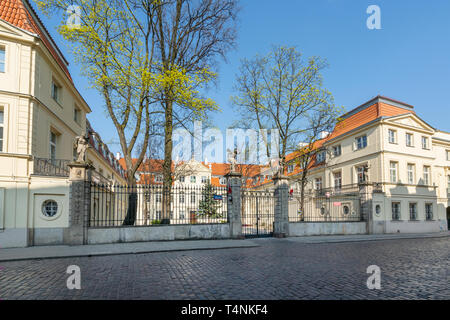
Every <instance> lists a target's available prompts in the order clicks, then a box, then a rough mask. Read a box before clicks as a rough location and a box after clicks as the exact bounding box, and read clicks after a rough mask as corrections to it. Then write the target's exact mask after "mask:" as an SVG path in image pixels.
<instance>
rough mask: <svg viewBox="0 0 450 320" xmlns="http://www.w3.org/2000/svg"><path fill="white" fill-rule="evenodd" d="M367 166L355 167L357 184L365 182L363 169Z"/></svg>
mask: <svg viewBox="0 0 450 320" xmlns="http://www.w3.org/2000/svg"><path fill="white" fill-rule="evenodd" d="M366 167H367V165H360V166H357V167H356V182H357V183H362V182H367V181H366V180H365V179H366V177H365V176H364V168H366Z"/></svg>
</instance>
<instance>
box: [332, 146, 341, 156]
mask: <svg viewBox="0 0 450 320" xmlns="http://www.w3.org/2000/svg"><path fill="white" fill-rule="evenodd" d="M341 154H342V148H341V145H338V146H334V147H333V155H334V156H335V157H339V156H340V155H341Z"/></svg>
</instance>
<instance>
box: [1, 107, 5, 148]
mask: <svg viewBox="0 0 450 320" xmlns="http://www.w3.org/2000/svg"><path fill="white" fill-rule="evenodd" d="M4 123H5V112H4V111H3V110H1V109H0V152H3V128H4Z"/></svg>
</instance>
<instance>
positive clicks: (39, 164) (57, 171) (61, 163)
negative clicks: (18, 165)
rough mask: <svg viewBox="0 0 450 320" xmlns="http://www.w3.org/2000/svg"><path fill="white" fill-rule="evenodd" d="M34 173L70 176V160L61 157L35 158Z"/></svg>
mask: <svg viewBox="0 0 450 320" xmlns="http://www.w3.org/2000/svg"><path fill="white" fill-rule="evenodd" d="M33 163H34V164H33V174H34V175H42V176H53V177H68V176H69V167H68V166H67V165H68V164H69V163H70V160H61V159H45V158H34V159H33Z"/></svg>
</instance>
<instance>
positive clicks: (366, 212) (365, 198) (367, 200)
mask: <svg viewBox="0 0 450 320" xmlns="http://www.w3.org/2000/svg"><path fill="white" fill-rule="evenodd" d="M359 199H360V210H361V211H360V212H361V220H362V221H365V222H366V233H367V234H372V233H373V210H372V207H373V205H372V202H373V201H372V200H373V185H372V184H371V183H369V182H362V183H360V184H359Z"/></svg>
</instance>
